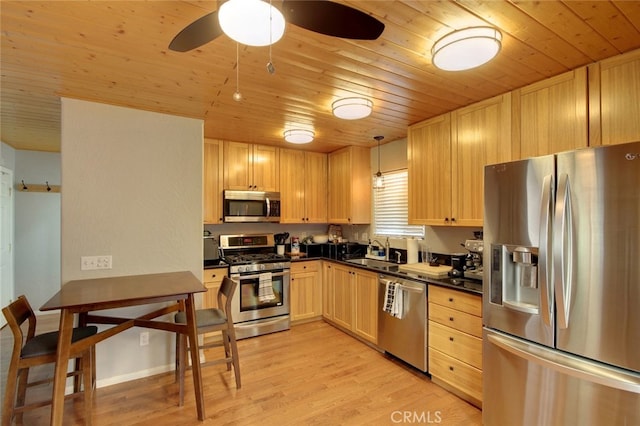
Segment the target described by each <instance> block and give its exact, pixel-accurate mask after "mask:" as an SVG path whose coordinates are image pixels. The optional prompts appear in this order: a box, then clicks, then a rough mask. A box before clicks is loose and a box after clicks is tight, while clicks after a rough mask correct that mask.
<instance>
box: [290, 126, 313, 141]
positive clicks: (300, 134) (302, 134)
mask: <svg viewBox="0 0 640 426" xmlns="http://www.w3.org/2000/svg"><path fill="white" fill-rule="evenodd" d="M314 136H315V133H313V132H312V131H311V130H306V129H290V130H285V131H284V140H286V141H287V142H289V143H297V144H303V143H309V142H311V141H312V140H313V138H314Z"/></svg>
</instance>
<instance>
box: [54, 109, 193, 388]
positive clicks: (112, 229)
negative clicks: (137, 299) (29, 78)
mask: <svg viewBox="0 0 640 426" xmlns="http://www.w3.org/2000/svg"><path fill="white" fill-rule="evenodd" d="M202 141H203V123H202V121H200V120H195V119H189V118H183V117H175V116H169V115H165V114H158V113H152V112H146V111H138V110H133V109H129V108H122V107H116V106H110V105H103V104H97V103H92V102H85V101H79V100H74V99H67V98H63V99H62V187H63V191H62V238H61V240H62V257H61V272H62V282H63V284H64V283H66V282H68V281H69V280H75V279H84V278H93V277H102V276H119V275H134V274H145V273H156V272H169V271H179V270H188V271H191V272H193V273H194V274H195V275H196V276H197V277H198V278H201V275H202V150H203V143H202ZM87 255H111V256H113V269H111V270H105V271H81V270H80V257H81V256H87ZM150 308H151V307H148V306H147V307H136V308H129V309H120V310H119V311H118V313H119V314H121V315H123V314H124V315H136V314H139V313H142V312H147V311H149V310H150ZM141 331H147V330H141V329H137V328H133V329H131V330H128V331H126V332H124V333H122V334H119V335H117V336H115V337H113V338H110V339H107V340H106V341H104V342H102V343H100V344H99V345H98V347H97V375H98V384H99V385H106V384H111V383H115V382H119V381H125V380H130V379H133V378H137V377H141V376H146V375H151V374H156V373H158V372H161V371H166V370H167V369H169V368H171V367H172V363H173V355H174V347H173V336H172V335H171V334H170V333H166V332H162V331H154V330H148V331H149V333H150V339H149V340H150V343H149V345H148V346H143V347H141V346H139V333H140V332H141Z"/></svg>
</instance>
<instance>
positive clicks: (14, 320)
mask: <svg viewBox="0 0 640 426" xmlns="http://www.w3.org/2000/svg"><path fill="white" fill-rule="evenodd" d="M2 313H3V314H4V316H5V318H6V319H7V324H8V325H9V328H10V329H11V332H12V334H13V351H12V354H11V362H10V364H9V370H8V373H7V384H6V389H5V396H4V404H3V407H2V426H9V425H10V424H11V420H12V419H13V417H14V416H15V417H16V419H17V420H18V421H19V422H22V413H23V412H24V411H27V410H32V409H34V408H38V407H43V406H45V405H50V404H51V400H50V399H49V400H47V401H39V402H34V403H30V404H26V405H25V397H26V391H27V387H32V386H36V385H41V384H44V383H49V382H51V381H53V377H51V378H47V379H44V380H38V381H35V382H31V383H29V381H28V378H29V368H31V367H35V366H38V365H44V364H50V363H53V362H55V360H56V350H57V347H58V332H57V331H53V332H50V333H43V334H39V335H36V334H35V333H36V316H35V314H34V313H33V309H31V305H30V304H29V302H28V301H27V298H26V297H25V296H20V297H18V298H17V299H16V300H15V301H14V302H12V303H11V304H9V306H7V307H5V308H3V309H2ZM25 321H28V331H27V334H26V336H25V335H24V333H23V330H22V327H21V325H22V324H23V323H24V322H25ZM97 332H98V327H96V326H88V327H77V328H74V329H73V336H72V341H73V342H76V341H78V340H81V339H84V338H86V337H89V336H92V335H94V334H96V333H97ZM23 342H24V344H23ZM94 350H95V345H92V346H90V347H89V348H88V349H87V350H85V351H83V352H82V353H72V354H71V357H72V358H76V359H80V361H81V362H80V363H79V364H78V363H76V368H75V369H74V370H73V371H71V372H69V373H68V374H67V377H74V378H77V377H78V376H80V375H81V376H82V379H83V385H84V386H83V388H84V389H83V392H79V389H78V388H79V382H76V383H78V385H77V386H76V388H75V389H74V391H75V392H74V393H73V394H72V395H69V397H78V396H80V394H81V393H82V394H84V408H85V423H86V424H91V420H92V415H91V408H92V401H93V371H94V369H93V362H94V357H95V352H94ZM78 365H79V368H78ZM16 387H17V397H16Z"/></svg>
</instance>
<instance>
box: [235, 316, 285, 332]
mask: <svg viewBox="0 0 640 426" xmlns="http://www.w3.org/2000/svg"><path fill="white" fill-rule="evenodd" d="M283 320H284V318H276V319H272V320H267V321H265V320H258V321H259V322H256V321H251V322H249V323H246V324H245V323H238V324H233V327H234V328H239V329H243V328H252V327H255V326H256V325H271V324H277V323H279V322H282V321H283Z"/></svg>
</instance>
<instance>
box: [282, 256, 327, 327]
mask: <svg viewBox="0 0 640 426" xmlns="http://www.w3.org/2000/svg"><path fill="white" fill-rule="evenodd" d="M320 263H321V262H320V261H319V260H310V261H305V262H293V263H292V264H291V284H290V294H291V297H290V300H291V322H295V321H304V320H310V319H314V318H316V317H320V316H321V315H322V269H321V267H320Z"/></svg>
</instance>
